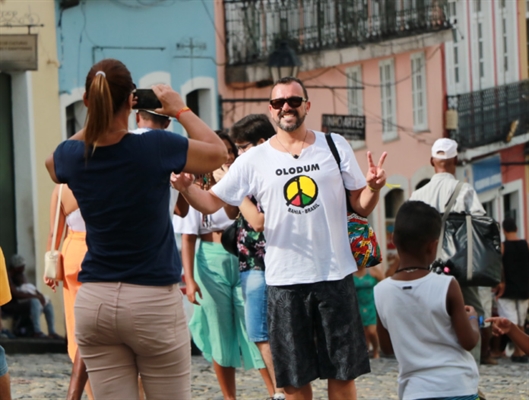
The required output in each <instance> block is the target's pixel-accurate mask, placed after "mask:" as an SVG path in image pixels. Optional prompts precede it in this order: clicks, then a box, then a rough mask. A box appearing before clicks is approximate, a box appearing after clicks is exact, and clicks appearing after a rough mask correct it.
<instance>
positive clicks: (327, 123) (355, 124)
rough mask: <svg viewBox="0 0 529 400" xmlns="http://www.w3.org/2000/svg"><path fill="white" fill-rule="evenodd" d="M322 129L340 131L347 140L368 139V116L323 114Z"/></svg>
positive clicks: (324, 130)
mask: <svg viewBox="0 0 529 400" xmlns="http://www.w3.org/2000/svg"><path fill="white" fill-rule="evenodd" d="M321 130H322V131H323V132H333V133H339V134H340V135H342V136H343V137H345V138H346V139H347V140H366V117H365V116H364V115H334V114H323V115H322V116H321Z"/></svg>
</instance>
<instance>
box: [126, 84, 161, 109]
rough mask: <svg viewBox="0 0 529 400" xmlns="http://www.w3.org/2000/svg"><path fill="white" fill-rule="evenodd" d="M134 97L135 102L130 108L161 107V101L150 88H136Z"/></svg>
mask: <svg viewBox="0 0 529 400" xmlns="http://www.w3.org/2000/svg"><path fill="white" fill-rule="evenodd" d="M134 97H135V100H136V104H134V105H133V106H132V108H133V109H135V110H155V109H157V108H161V107H162V103H161V101H160V100H159V99H158V97H157V96H156V94H155V93H154V91H153V90H152V89H136V91H135V92H134Z"/></svg>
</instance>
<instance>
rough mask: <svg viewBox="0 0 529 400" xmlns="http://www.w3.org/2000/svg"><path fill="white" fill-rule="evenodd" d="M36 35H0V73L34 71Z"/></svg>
mask: <svg viewBox="0 0 529 400" xmlns="http://www.w3.org/2000/svg"><path fill="white" fill-rule="evenodd" d="M37 38H38V35H0V71H36V70H37V69H38V57H37V54H38V53H37Z"/></svg>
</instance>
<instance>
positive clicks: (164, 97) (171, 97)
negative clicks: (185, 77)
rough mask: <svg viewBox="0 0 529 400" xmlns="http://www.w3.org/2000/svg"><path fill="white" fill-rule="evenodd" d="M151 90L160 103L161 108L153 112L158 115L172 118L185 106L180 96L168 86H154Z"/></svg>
mask: <svg viewBox="0 0 529 400" xmlns="http://www.w3.org/2000/svg"><path fill="white" fill-rule="evenodd" d="M152 90H153V92H154V94H155V95H156V97H157V98H158V99H159V100H160V102H161V103H162V106H161V108H156V109H155V110H154V112H157V113H158V114H163V115H169V116H171V117H174V116H176V114H177V113H178V111H180V110H181V109H183V108H184V107H185V106H186V104H185V103H184V101H183V100H182V98H181V97H180V95H179V94H178V93H177V92H175V91H174V90H173V89H171V87H170V86H168V85H155V86H153V87H152Z"/></svg>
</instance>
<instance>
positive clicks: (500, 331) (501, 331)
mask: <svg viewBox="0 0 529 400" xmlns="http://www.w3.org/2000/svg"><path fill="white" fill-rule="evenodd" d="M485 322H492V333H493V334H494V335H496V336H499V335H507V336H509V337H510V338H511V340H512V341H513V342H514V343H515V344H516V345H517V346H518V347H519V348H520V349H521V350H522V351H523V352H524V353H525V354H529V336H527V335H526V334H525V333H524V332H522V330H521V329H520V328H519V327H518V326H516V324H513V323H512V322H511V321H509V320H508V319H507V318H502V317H492V318H487V320H486V321H485Z"/></svg>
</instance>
